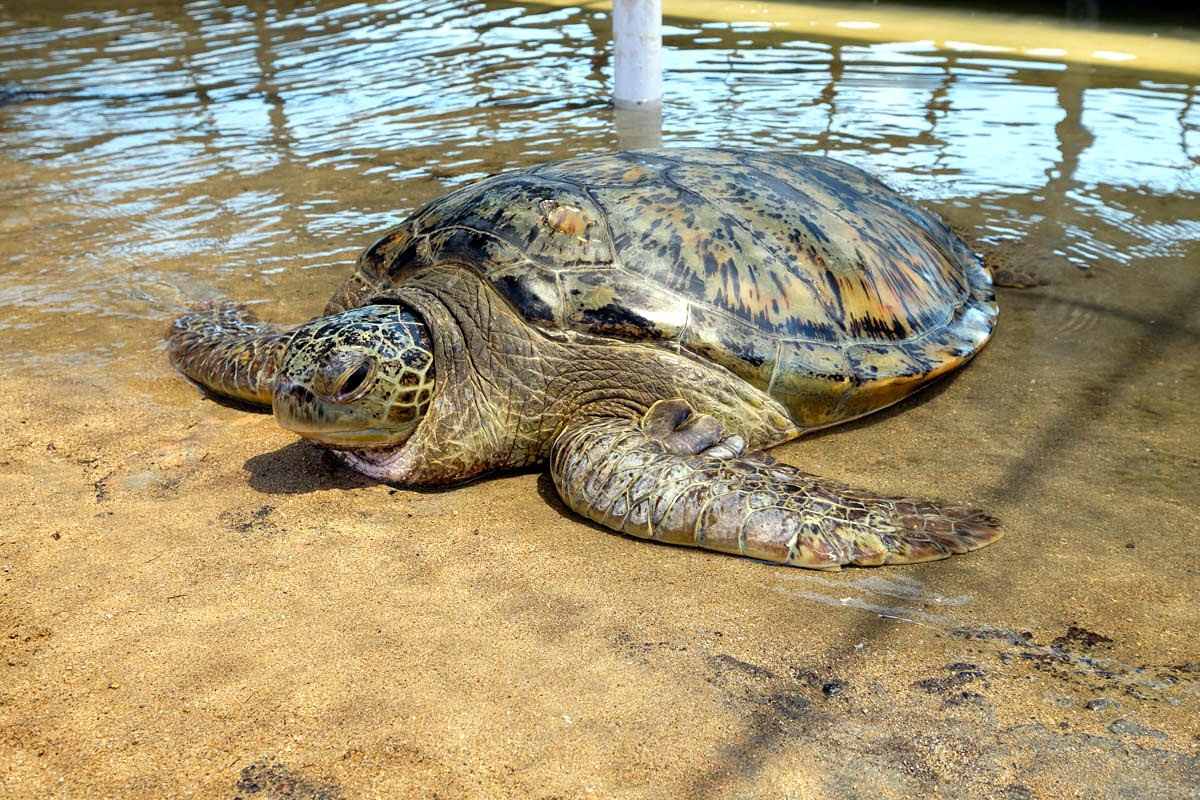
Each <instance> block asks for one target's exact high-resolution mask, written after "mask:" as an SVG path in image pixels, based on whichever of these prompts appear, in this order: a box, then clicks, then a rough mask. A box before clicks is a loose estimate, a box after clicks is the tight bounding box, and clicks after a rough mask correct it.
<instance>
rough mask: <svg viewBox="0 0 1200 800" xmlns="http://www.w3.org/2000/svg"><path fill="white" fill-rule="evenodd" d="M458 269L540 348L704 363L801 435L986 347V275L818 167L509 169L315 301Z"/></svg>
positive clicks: (874, 196)
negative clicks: (626, 352) (768, 399)
mask: <svg viewBox="0 0 1200 800" xmlns="http://www.w3.org/2000/svg"><path fill="white" fill-rule="evenodd" d="M436 264H451V265H457V266H461V267H465V268H468V269H470V270H472V271H474V272H475V273H476V274H477V275H478V276H479V277H480V278H481V279H482V280H483V281H485V282H486V283H488V284H489V285H490V286H491V287H492V288H493V289H494V290H495V291H496V292H497V293H498V294H499V295H500V296H501V297H503V298H505V299H506V300H507V301H508V302H509V303H511V305H512V306H513V308H514V309H516V310H517V312H518V313H519V314H520V315H521V316H522V317H523V318H524V319H525V320H526V321H527V322H528V323H529V324H530V325H532V326H534V327H535V328H537V329H539V330H541V331H543V332H544V333H546V334H547V335H551V336H554V337H555V338H563V337H567V338H574V339H576V340H586V338H587V337H589V336H594V337H603V338H605V339H607V340H610V341H611V340H613V339H617V340H626V341H631V342H639V343H647V344H653V345H657V346H661V347H664V348H669V349H671V350H673V351H676V352H683V353H687V354H691V355H692V356H694V357H696V358H699V359H703V360H705V361H708V362H711V363H715V364H718V365H720V366H722V367H725V368H726V369H728V370H730V371H732V372H733V373H735V374H737V375H738V376H740V377H741V378H743V379H744V380H746V381H747V382H749V383H750V384H752V385H754V386H756V387H758V388H760V389H762V390H764V391H765V392H767V393H768V394H769V395H770V396H772V397H773V398H775V399H776V400H778V401H779V402H780V403H782V404H783V405H784V406H785V407H786V408H788V409H789V411H790V412H791V414H792V417H793V419H794V421H795V422H796V424H797V425H798V426H800V427H801V428H815V427H822V426H825V425H830V424H833V423H835V422H839V421H842V420H846V419H852V418H854V417H857V416H861V415H863V414H866V413H869V412H871V411H874V410H876V409H878V408H882V407H883V406H886V405H889V404H891V403H893V402H895V401H897V400H899V399H901V398H902V397H904V396H905V395H907V394H909V393H910V392H912V391H913V390H914V389H916V388H918V387H919V386H920V385H922V384H923V383H925V382H926V381H927V380H929V379H930V378H932V377H934V376H936V375H938V374H941V373H943V372H945V371H947V370H949V369H952V368H953V367H955V366H958V365H959V364H961V363H962V362H963V361H965V360H966V359H968V358H970V357H971V356H972V355H973V354H974V353H975V352H976V351H977V350H978V349H979V348H980V347H981V346H982V345H983V344H984V343H985V342H986V341H987V339H988V337H989V336H990V335H991V331H992V328H993V327H994V325H995V320H996V312H997V308H996V303H995V298H994V295H993V292H992V283H991V278H990V276H989V274H988V272H987V270H986V269H985V268H984V267H983V265H982V264H981V263H980V262H979V260H978V259H977V258H976V257H975V255H974V254H973V253H972V252H971V251H970V250H969V249H968V248H967V247H966V245H965V244H963V242H962V241H961V240H960V239H959V238H958V237H957V236H956V235H955V234H954V233H953V232H952V231H951V230H950V229H949V227H948V226H947V225H946V224H945V223H944V222H943V221H942V220H941V219H939V218H938V217H937V216H936V215H934V214H932V213H930V212H928V211H926V210H924V209H922V208H920V207H918V206H916V205H914V204H912V203H911V202H909V201H907V200H905V199H904V198H902V197H901V196H900V195H898V194H896V193H895V192H893V191H892V190H891V189H889V188H887V187H886V186H885V185H883V184H882V183H881V182H879V181H878V180H877V179H875V178H873V177H872V176H870V175H869V174H867V173H866V172H863V171H862V170H860V169H858V168H856V167H853V166H850V165H848V164H845V163H843V162H839V161H834V160H832V159H828V158H822V157H818V156H808V155H799V154H772V153H757V152H743V151H736V150H711V149H704V150H699V149H696V150H690V149H679V150H659V151H635V152H627V153H619V154H613V155H600V156H587V157H581V158H574V159H570V160H567V161H560V162H555V163H550V164H543V165H540V166H537V167H532V168H529V169H524V170H516V171H512V172H507V173H503V174H500V175H497V176H494V177H491V178H487V179H485V180H482V181H480V182H478V183H475V184H471V185H469V186H466V187H464V188H462V189H459V190H457V191H455V192H452V193H450V194H448V195H446V196H445V197H442V198H440V199H438V200H434V201H433V202H431V203H429V204H428V205H426V206H425V207H423V208H422V209H420V210H419V211H417V212H416V213H415V214H414V215H413V216H412V217H410V218H409V219H408V220H406V221H405V222H404V223H402V224H401V225H400V226H398V227H396V228H394V229H392V230H391V231H389V232H388V233H387V234H385V235H384V236H383V237H382V238H381V239H380V240H379V241H378V242H376V243H375V244H374V245H373V246H372V247H371V248H370V249H369V250H368V251H367V252H366V253H365V254H364V255H363V257H362V259H360V261H359V268H358V271H357V273H356V274H355V275H354V276H353V277H352V278H351V279H350V280H349V281H347V283H346V284H345V285H344V286H343V287H342V289H341V290H340V291H339V292H338V294H337V295H335V297H334V298H333V300H332V301H331V303H330V306H329V308H328V309H327V313H334V312H337V311H341V310H344V309H346V308H351V307H355V306H359V305H365V304H367V303H369V302H370V301H371V297H372V296H373V295H374V294H375V293H377V292H379V291H382V290H386V289H387V288H389V287H392V286H396V285H400V284H403V283H404V282H405V280H406V278H407V277H408V276H410V275H412V274H413V273H414V272H415V271H417V270H421V269H423V268H426V267H429V266H431V265H436Z"/></svg>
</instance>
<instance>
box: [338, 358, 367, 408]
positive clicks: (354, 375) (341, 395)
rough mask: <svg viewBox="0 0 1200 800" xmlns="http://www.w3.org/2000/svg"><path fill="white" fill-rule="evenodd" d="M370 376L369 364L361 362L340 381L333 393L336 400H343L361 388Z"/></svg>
mask: <svg viewBox="0 0 1200 800" xmlns="http://www.w3.org/2000/svg"><path fill="white" fill-rule="evenodd" d="M370 376H371V362H370V361H369V360H368V361H361V362H359V364H358V366H357V367H355V368H354V369H353V370H351V371H350V373H349V374H348V375H346V377H345V378H343V379H342V385H341V386H339V387H338V390H337V392H335V393H334V398H335V399H337V400H345V399H347V398H349V397H350V396H351V395H353V394H354V393H355V392H357V391H358V390H359V389H361V388H362V385H363V384H364V383H365V382H366V380H367V378H369V377H370Z"/></svg>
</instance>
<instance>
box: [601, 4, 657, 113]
mask: <svg viewBox="0 0 1200 800" xmlns="http://www.w3.org/2000/svg"><path fill="white" fill-rule="evenodd" d="M613 72H614V76H613V77H614V80H613V99H614V100H615V101H616V106H617V107H618V108H621V107H625V108H628V107H630V106H641V105H645V104H647V103H658V102H659V101H660V100H661V99H662V0H613Z"/></svg>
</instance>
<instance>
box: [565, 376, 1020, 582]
mask: <svg viewBox="0 0 1200 800" xmlns="http://www.w3.org/2000/svg"><path fill="white" fill-rule="evenodd" d="M697 429H699V430H697ZM550 474H551V476H552V477H553V479H554V484H555V486H556V487H557V488H558V492H559V495H560V496H561V497H562V499H563V501H564V502H565V503H566V504H567V506H569V507H570V508H571V509H572V510H573V511H575V512H577V513H579V514H582V515H584V516H586V517H588V518H589V519H592V520H593V521H595V522H598V523H600V524H601V525H604V526H606V527H609V528H613V529H615V530H619V531H622V532H624V533H628V534H630V535H632V536H637V537H640V538H643V539H653V540H655V541H660V542H668V543H671V544H682V545H691V546H695V547H702V548H706V549H709V550H719V551H721V552H724V553H735V554H737V555H743V556H749V557H751V558H759V559H763V560H765V561H774V562H778V563H784V564H790V565H792V566H798V567H809V568H816V569H838V568H840V567H841V566H843V565H845V564H856V565H859V566H877V565H880V564H907V563H913V562H918V561H931V560H935V559H941V558H946V557H947V556H949V555H951V554H953V553H965V552H967V551H969V550H975V549H977V548H980V547H983V546H984V545H987V544H990V543H991V542H993V541H995V540H996V539H998V538H1000V536H1001V531H1000V530H999V528H998V526H999V524H1000V523H999V522H998V521H997V520H996V519H995V518H993V517H990V516H987V515H986V514H984V513H983V512H982V511H980V510H979V509H975V508H966V507H960V506H953V505H948V504H939V503H931V502H928V501H925V500H917V499H912V498H901V497H884V496H882V495H878V494H875V493H873V492H870V491H866V490H863V489H852V488H850V487H849V486H847V485H845V484H843V483H838V482H836V481H831V480H826V479H824V478H818V477H816V476H815V475H809V474H807V473H804V472H801V471H800V470H797V469H795V468H794V467H790V466H787V465H784V464H778V463H776V462H775V460H774V459H772V458H771V457H770V456H767V455H766V454H764V453H762V452H759V451H746V446H745V442H744V441H743V440H742V439H741V437H738V436H732V437H725V436H724V430H723V428H722V426H721V425H720V424H719V423H717V422H716V420H714V419H712V418H711V417H705V416H693V415H692V413H691V409H690V408H689V407H688V406H687V404H686V403H684V402H683V401H681V400H670V401H664V402H661V403H658V404H656V405H655V406H654V407H653V408H651V410H650V411H649V412H648V413H647V414H646V417H645V418H644V420H643V421H642V423H641V425H637V424H633V423H631V422H629V421H627V420H615V419H608V420H596V421H592V422H586V423H584V424H582V425H579V426H577V427H574V428H571V429H570V430H568V431H567V432H566V433H564V434H563V435H562V436H561V437H560V438H559V439H558V441H557V442H556V443H555V445H554V450H553V452H552V454H551V460H550Z"/></svg>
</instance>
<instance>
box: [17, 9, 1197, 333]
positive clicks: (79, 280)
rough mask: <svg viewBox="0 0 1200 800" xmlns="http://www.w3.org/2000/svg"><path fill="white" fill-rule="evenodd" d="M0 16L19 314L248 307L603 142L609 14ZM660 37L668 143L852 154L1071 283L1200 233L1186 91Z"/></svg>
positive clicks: (914, 46) (801, 41)
mask: <svg viewBox="0 0 1200 800" xmlns="http://www.w3.org/2000/svg"><path fill="white" fill-rule="evenodd" d="M64 5H66V4H64ZM0 15H2V16H0V50H3V52H5V53H7V57H6V58H5V59H4V61H3V63H0V92H2V94H0V102H4V103H5V107H4V108H3V110H2V112H0V113H2V114H3V120H4V125H3V129H2V130H0V153H2V157H3V159H4V160H5V173H6V178H7V181H6V182H7V184H8V191H7V194H8V196H9V197H10V198H11V200H10V203H11V205H10V209H9V213H8V214H7V221H6V222H5V227H6V228H7V229H8V230H9V231H10V232H13V233H22V232H27V231H33V230H36V231H37V233H36V237H37V239H38V241H39V243H40V245H39V246H41V247H54V248H59V249H60V250H61V251H62V252H63V253H64V254H70V257H69V258H64V259H63V261H62V263H61V265H60V267H59V268H57V269H56V270H54V272H53V273H52V274H46V273H43V272H38V273H37V274H30V273H29V272H27V271H25V270H24V269H23V268H22V264H23V263H28V262H27V260H25V259H22V258H21V257H20V252H19V251H18V252H16V253H12V254H10V259H11V260H12V261H13V263H12V264H11V266H10V268H9V269H8V270H6V271H5V274H4V275H3V277H0V304H3V305H5V306H7V307H9V308H10V310H12V309H16V308H20V309H26V310H37V311H47V310H56V311H62V312H85V313H98V314H111V313H117V314H123V315H131V316H136V317H148V316H157V315H160V314H161V313H162V308H161V305H162V304H175V305H179V304H181V303H183V302H185V300H186V299H187V298H188V297H194V296H196V295H215V294H222V295H223V294H228V293H229V292H228V291H227V290H228V289H229V287H230V286H231V285H232V283H231V282H234V281H236V280H237V278H238V276H243V275H254V276H257V279H256V280H255V281H253V282H252V283H251V285H250V286H249V287H247V286H244V285H243V286H239V287H238V288H239V290H240V291H239V292H238V293H242V294H244V293H245V290H246V289H249V290H250V295H251V296H252V297H255V298H265V297H267V296H270V295H271V294H272V292H273V291H274V287H276V286H277V285H278V284H279V283H280V282H283V281H289V280H291V277H292V276H293V274H294V271H295V270H298V269H303V268H306V267H326V266H329V265H335V266H336V270H335V271H341V270H342V269H344V267H343V266H340V265H341V264H344V263H345V262H346V261H348V260H350V259H351V258H352V257H353V255H354V253H355V252H356V251H357V250H358V249H360V248H361V247H362V246H363V245H364V243H366V242H368V241H369V239H370V237H371V235H372V234H373V233H374V232H377V231H378V230H380V229H382V228H383V227H385V226H387V225H388V224H390V223H391V222H394V221H395V220H396V219H397V218H398V217H399V216H400V215H402V214H403V213H404V212H405V211H406V210H408V209H409V208H410V207H411V206H412V205H413V204H415V203H417V202H419V201H423V200H425V199H428V198H429V197H430V196H432V195H434V194H437V193H439V192H441V191H443V190H444V189H446V188H448V187H451V186H454V185H457V184H460V183H463V182H465V181H469V180H472V179H475V178H478V177H480V176H482V175H485V174H489V173H492V172H495V171H497V170H500V169H503V168H506V167H509V166H518V165H523V164H528V163H532V162H535V161H540V160H545V159H548V158H556V157H563V156H567V155H572V154H575V153H580V152H591V151H597V150H607V149H613V148H615V147H617V146H618V144H619V141H621V140H622V138H621V137H619V136H618V131H617V129H616V127H615V126H614V124H613V122H614V120H613V112H612V110H611V109H610V106H609V103H608V77H607V72H606V71H607V69H608V41H607V37H608V33H609V30H608V26H609V22H608V19H607V14H606V13H604V12H603V11H597V10H581V9H577V8H546V7H538V6H537V5H536V4H533V5H530V6H527V7H521V6H517V5H512V4H501V3H489V4H483V5H481V4H479V3H467V2H441V3H428V2H393V3H384V4H376V5H372V6H370V7H365V6H363V5H361V4H343V5H334V6H322V7H321V8H316V7H313V6H311V5H308V4H296V5H288V6H285V7H283V8H275V7H268V6H266V5H263V4H255V3H252V4H242V3H229V2H216V1H215V0H209V1H206V2H196V3H189V4H187V5H186V6H185V7H183V8H182V9H176V8H174V7H171V6H165V7H162V8H158V7H150V9H149V10H146V7H134V6H129V7H127V8H124V9H120V10H113V9H104V10H82V11H80V10H67V9H63V10H61V11H56V10H53V9H51V10H45V11H40V12H33V11H28V10H27V11H24V12H17V11H14V10H6V11H4V12H0ZM664 36H665V45H666V48H667V50H666V57H665V66H666V70H667V73H668V80H667V83H666V89H667V94H666V97H665V101H664V110H663V131H662V141H663V143H664V144H667V145H672V144H721V143H725V144H733V145H744V146H749V147H756V146H757V147H763V146H767V147H779V146H786V147H792V148H797V149H803V150H809V151H816V152H823V153H830V154H835V155H838V156H841V157H844V158H849V159H851V160H856V161H858V162H859V163H863V164H865V165H869V166H871V167H872V168H873V169H876V170H878V171H880V172H882V173H884V174H885V175H888V176H890V178H891V180H892V181H893V182H894V183H897V184H900V185H901V187H902V188H904V189H905V190H907V191H909V192H911V193H913V194H915V195H916V196H918V197H921V198H924V199H928V200H933V201H943V200H950V201H957V202H959V203H961V204H964V205H966V206H971V207H973V208H974V211H975V212H976V213H977V214H978V215H979V219H978V220H977V221H976V223H975V225H974V227H975V232H976V237H977V239H978V240H979V241H980V243H981V244H982V245H988V244H995V245H999V244H1002V243H1004V242H1007V241H1012V240H1021V239H1024V238H1027V237H1029V236H1031V235H1036V236H1041V237H1042V238H1044V239H1047V240H1049V241H1053V242H1054V248H1053V252H1052V254H1053V255H1056V256H1059V257H1061V259H1062V260H1063V262H1065V263H1071V264H1074V265H1076V266H1077V267H1081V268H1093V267H1096V266H1109V265H1113V266H1116V265H1119V266H1131V265H1134V264H1136V263H1137V262H1138V260H1139V259H1141V258H1143V257H1145V256H1147V255H1153V254H1156V253H1162V252H1168V251H1170V250H1171V249H1172V248H1174V247H1177V245H1178V243H1179V242H1180V241H1181V240H1195V239H1196V238H1197V237H1200V222H1198V220H1197V216H1198V215H1197V214H1196V206H1195V204H1194V202H1192V203H1189V202H1188V201H1194V199H1195V196H1196V194H1197V193H1200V177H1198V171H1197V170H1195V169H1193V168H1192V167H1193V166H1194V165H1195V162H1196V160H1197V158H1198V157H1200V156H1198V153H1200V133H1198V130H1200V110H1197V107H1196V84H1195V78H1194V76H1190V77H1189V76H1187V75H1167V74H1161V73H1154V74H1140V73H1138V72H1137V71H1134V70H1130V69H1121V68H1117V67H1104V68H1100V67H1095V66H1086V65H1085V66H1079V65H1070V64H1064V63H1062V62H1059V61H1055V60H1053V59H1051V58H1030V57H1015V56H1011V55H1007V54H995V53H988V52H972V51H970V50H961V49H944V48H943V49H939V48H938V47H935V46H934V44H933V43H932V42H931V41H905V42H883V43H856V42H854V41H853V40H848V39H822V38H818V37H813V36H798V35H796V34H795V33H794V32H791V31H790V30H784V29H781V28H773V27H771V26H768V25H762V24H741V23H726V22H708V21H688V20H685V19H678V18H675V19H669V20H668V24H667V26H666V27H665V30H664ZM623 140H624V141H626V142H630V141H632V142H643V141H653V137H652V136H651V138H650V139H649V140H647V139H646V138H645V135H644V132H643V133H642V135H640V136H639V135H636V132H635V135H634V137H633V138H630V136H629V135H626V136H625V137H623ZM1148 195H1152V196H1157V197H1174V198H1176V200H1177V202H1175V203H1173V204H1171V205H1170V207H1169V208H1164V207H1163V206H1162V205H1161V204H1158V205H1155V206H1154V207H1153V208H1148V207H1147V204H1145V203H1144V202H1142V201H1143V198H1145V197H1146V196H1148ZM32 204H36V205H37V206H38V208H39V210H38V218H37V219H36V220H34V219H31V218H30V217H29V216H27V214H28V208H29V207H30V205H32ZM1047 227H1049V228H1052V229H1053V230H1052V231H1048V230H1047ZM1050 233H1052V234H1053V235H1048V234H1050ZM1051 268H1052V267H1051ZM135 276H136V277H135ZM321 281H322V283H321V284H320V285H321V286H322V287H326V286H329V285H332V283H333V282H334V281H335V278H333V277H332V276H331V277H328V278H324V277H323V278H322V279H321ZM7 317H8V321H7V322H5V323H4V324H5V325H7V326H15V327H21V326H30V325H33V326H36V325H38V324H39V321H38V317H31V316H30V314H29V313H28V311H26V312H22V313H18V314H16V315H13V314H9V315H7ZM42 321H45V322H49V320H46V319H45V318H44V317H43V318H42Z"/></svg>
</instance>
